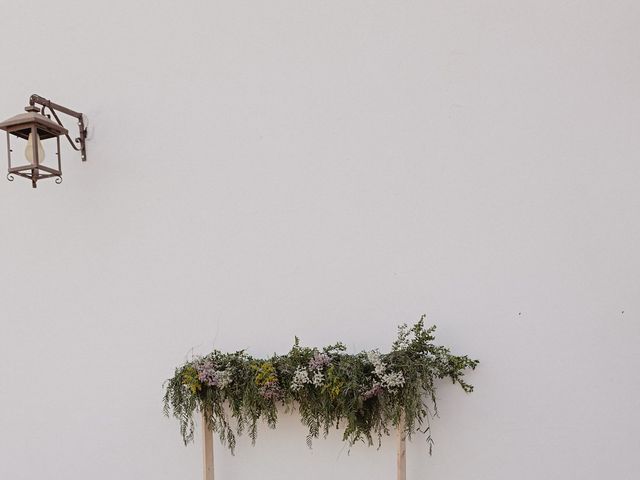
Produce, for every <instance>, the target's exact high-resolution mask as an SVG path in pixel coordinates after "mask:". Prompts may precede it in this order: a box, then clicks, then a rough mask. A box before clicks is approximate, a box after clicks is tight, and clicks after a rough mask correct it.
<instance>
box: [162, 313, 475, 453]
mask: <svg viewBox="0 0 640 480" xmlns="http://www.w3.org/2000/svg"><path fill="white" fill-rule="evenodd" d="M424 320H425V316H424V315H423V316H422V318H421V319H420V321H419V322H418V323H416V324H415V325H414V326H413V327H408V326H407V325H401V326H400V327H399V328H398V338H397V339H396V340H395V342H393V345H392V348H391V351H390V352H389V353H386V354H382V353H380V352H378V351H377V350H375V351H370V352H361V353H357V354H348V353H345V350H346V348H345V346H344V345H343V344H342V343H336V344H335V345H330V346H328V347H325V348H322V349H318V348H309V347H303V346H301V345H300V342H299V340H298V338H297V337H296V339H295V343H294V345H293V347H292V348H291V351H290V352H289V353H288V354H286V355H274V356H272V357H271V358H268V359H259V358H254V357H251V356H250V355H248V354H247V353H246V352H245V351H244V350H241V351H238V352H235V353H223V352H220V351H217V350H215V351H213V352H212V353H210V354H209V355H206V356H204V357H197V358H194V359H193V360H191V361H189V362H187V363H185V364H184V365H182V366H181V367H179V368H177V369H176V371H175V375H174V376H173V377H172V378H170V379H169V380H167V382H166V383H165V395H164V412H165V414H166V415H167V416H169V415H170V414H173V415H174V416H175V417H176V418H177V419H178V420H179V422H180V432H181V434H182V437H183V439H184V442H185V444H187V443H188V442H189V441H191V440H193V430H194V413H195V412H196V410H198V411H201V412H205V413H206V419H207V422H208V426H209V428H211V429H212V430H213V431H215V432H217V433H218V435H219V437H220V440H221V442H222V443H223V444H224V445H227V446H228V447H229V449H230V450H231V451H232V452H233V451H234V448H235V445H236V435H240V434H242V433H243V432H244V431H247V432H248V434H249V437H250V438H251V440H252V442H254V443H255V440H256V436H257V430H258V429H257V426H258V421H259V420H264V421H266V423H267V424H268V425H269V426H270V427H272V428H273V427H275V426H276V423H277V418H278V406H283V407H284V408H285V411H287V412H288V411H291V410H292V409H294V408H296V407H297V409H298V411H299V414H300V417H301V420H302V423H303V424H304V425H305V426H306V427H307V429H308V435H307V444H308V445H309V446H311V442H312V440H313V439H314V438H317V437H318V436H319V435H320V433H321V432H322V433H323V435H324V436H326V435H327V434H328V432H329V430H330V429H331V428H332V427H334V426H335V427H336V428H340V427H342V428H343V440H344V441H346V442H348V443H349V444H350V445H353V444H354V443H355V442H357V441H361V440H364V441H366V442H367V443H368V444H369V445H372V444H373V443H374V439H377V442H378V445H379V444H380V441H381V438H382V436H383V435H388V434H389V431H390V428H391V427H395V428H397V427H398V426H399V425H404V428H405V429H406V433H407V435H408V436H409V437H411V434H412V433H413V432H416V431H422V432H424V433H426V434H427V443H428V445H429V452H431V448H432V445H433V440H432V439H431V435H430V433H429V432H430V429H429V417H430V416H432V415H437V403H436V395H435V393H436V385H435V383H436V382H435V381H436V379H442V378H446V377H448V378H449V379H451V381H452V382H453V383H454V384H455V383H457V384H458V385H460V387H462V389H463V390H464V391H465V392H471V391H473V386H472V385H470V384H468V383H466V382H465V381H464V380H463V375H464V370H466V369H468V368H470V369H475V367H476V366H477V365H478V361H477V360H472V359H470V358H468V357H467V356H456V355H452V354H451V353H450V351H449V349H448V348H446V347H442V346H436V345H434V344H433V343H432V342H433V340H434V339H435V337H434V331H435V329H436V327H435V326H432V327H431V328H429V329H425V327H424Z"/></svg>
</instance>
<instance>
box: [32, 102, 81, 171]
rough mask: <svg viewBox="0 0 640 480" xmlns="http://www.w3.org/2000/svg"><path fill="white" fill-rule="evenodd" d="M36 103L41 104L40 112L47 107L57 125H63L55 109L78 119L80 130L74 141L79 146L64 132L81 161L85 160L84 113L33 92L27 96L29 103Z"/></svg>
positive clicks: (33, 104)
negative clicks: (78, 145) (79, 154)
mask: <svg viewBox="0 0 640 480" xmlns="http://www.w3.org/2000/svg"><path fill="white" fill-rule="evenodd" d="M36 104H38V105H42V113H44V110H45V108H48V109H49V110H50V111H51V113H52V114H53V117H54V118H55V119H56V122H58V125H60V126H62V127H63V126H64V125H63V124H62V122H61V121H60V118H59V117H58V114H57V113H56V110H57V111H59V112H61V113H64V114H66V115H69V116H70V117H74V118H76V119H77V120H78V128H79V130H80V136H79V137H78V138H76V141H75V143H78V144H80V147H79V148H78V147H76V145H75V144H74V142H73V141H72V140H71V137H70V136H69V134H66V135H65V136H66V137H67V140H68V141H69V143H70V144H71V146H72V147H73V149H74V150H76V151H79V152H81V156H82V161H83V162H85V161H86V160H87V147H86V142H85V141H86V138H87V128H86V127H85V125H84V115H83V114H82V113H80V112H76V111H75V110H71V109H70V108H67V107H64V106H62V105H58V104H57V103H53V102H52V101H51V100H48V99H46V98H44V97H41V96H40V95H36V94H33V95H31V97H29V105H30V106H32V107H33V106H35V105H36Z"/></svg>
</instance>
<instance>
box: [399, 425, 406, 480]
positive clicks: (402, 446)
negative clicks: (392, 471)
mask: <svg viewBox="0 0 640 480" xmlns="http://www.w3.org/2000/svg"><path fill="white" fill-rule="evenodd" d="M397 466H398V480H407V432H406V426H405V421H404V413H403V414H402V415H401V416H400V423H398V452H397Z"/></svg>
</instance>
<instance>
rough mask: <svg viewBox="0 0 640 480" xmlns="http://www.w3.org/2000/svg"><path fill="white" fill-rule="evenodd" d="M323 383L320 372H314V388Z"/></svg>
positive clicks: (322, 376)
mask: <svg viewBox="0 0 640 480" xmlns="http://www.w3.org/2000/svg"><path fill="white" fill-rule="evenodd" d="M323 382H324V375H323V374H322V372H316V373H314V374H313V384H314V385H315V386H316V387H321V386H322V383H323Z"/></svg>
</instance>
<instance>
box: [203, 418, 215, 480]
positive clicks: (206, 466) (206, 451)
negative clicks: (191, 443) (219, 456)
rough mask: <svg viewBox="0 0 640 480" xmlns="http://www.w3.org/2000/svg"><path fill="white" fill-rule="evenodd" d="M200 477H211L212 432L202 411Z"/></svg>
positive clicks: (209, 478) (206, 479)
mask: <svg viewBox="0 0 640 480" xmlns="http://www.w3.org/2000/svg"><path fill="white" fill-rule="evenodd" d="M202 478H203V479H204V480H214V479H213V432H212V431H211V430H210V429H209V427H208V426H207V417H206V415H205V414H204V412H202Z"/></svg>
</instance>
